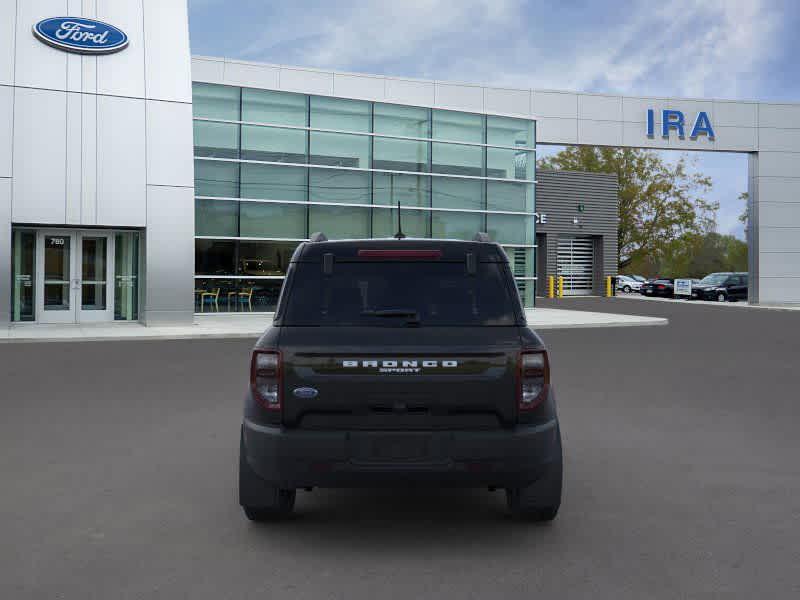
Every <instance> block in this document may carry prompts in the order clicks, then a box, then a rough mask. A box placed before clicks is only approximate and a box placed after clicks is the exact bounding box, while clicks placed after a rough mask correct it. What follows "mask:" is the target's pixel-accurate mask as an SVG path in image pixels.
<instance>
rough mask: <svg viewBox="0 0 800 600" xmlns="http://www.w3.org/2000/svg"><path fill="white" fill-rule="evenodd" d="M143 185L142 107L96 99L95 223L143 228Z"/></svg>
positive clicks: (130, 102) (128, 101) (136, 101)
mask: <svg viewBox="0 0 800 600" xmlns="http://www.w3.org/2000/svg"><path fill="white" fill-rule="evenodd" d="M146 181H147V172H146V155H145V103H144V101H142V100H139V99H132V98H119V97H114V96H98V97H97V223H98V224H99V225H112V226H113V225H127V226H133V227H143V226H144V225H145V223H146V212H147V203H146V196H145V186H146Z"/></svg>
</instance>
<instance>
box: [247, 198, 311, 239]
mask: <svg viewBox="0 0 800 600" xmlns="http://www.w3.org/2000/svg"><path fill="white" fill-rule="evenodd" d="M239 211H240V213H239V214H240V222H241V234H240V235H241V236H242V237H264V238H268V237H276V238H299V239H303V238H306V237H308V236H307V235H306V206H305V205H302V204H272V203H271V202H242V203H241V204H240V207H239Z"/></svg>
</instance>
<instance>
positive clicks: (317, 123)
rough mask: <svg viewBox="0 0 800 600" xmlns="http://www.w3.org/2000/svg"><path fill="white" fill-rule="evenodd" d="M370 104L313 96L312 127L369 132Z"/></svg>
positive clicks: (360, 101)
mask: <svg viewBox="0 0 800 600" xmlns="http://www.w3.org/2000/svg"><path fill="white" fill-rule="evenodd" d="M369 113H370V103H369V102H364V101H362V100H344V99H342V98H326V97H323V96H311V127H313V128H315V129H338V130H340V131H362V132H369V125H370V114H369Z"/></svg>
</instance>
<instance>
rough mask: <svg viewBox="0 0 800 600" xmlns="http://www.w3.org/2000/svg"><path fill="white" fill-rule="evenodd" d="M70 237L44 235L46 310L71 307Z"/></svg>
mask: <svg viewBox="0 0 800 600" xmlns="http://www.w3.org/2000/svg"><path fill="white" fill-rule="evenodd" d="M70 251H71V249H70V237H69V236H67V235H46V236H44V310H46V311H54V310H69V309H70V297H69V296H70V289H69V283H70V282H69V279H70V273H71V269H70Z"/></svg>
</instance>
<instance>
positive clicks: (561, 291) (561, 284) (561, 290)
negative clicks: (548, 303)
mask: <svg viewBox="0 0 800 600" xmlns="http://www.w3.org/2000/svg"><path fill="white" fill-rule="evenodd" d="M558 297H559V298H563V297H564V277H563V275H561V276H559V277H558Z"/></svg>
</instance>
